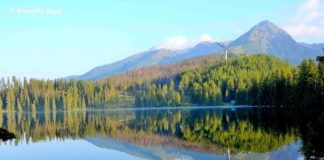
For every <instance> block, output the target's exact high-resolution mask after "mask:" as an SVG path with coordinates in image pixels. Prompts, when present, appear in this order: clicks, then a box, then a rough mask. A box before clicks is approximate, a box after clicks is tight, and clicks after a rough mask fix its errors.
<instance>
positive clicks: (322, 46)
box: [299, 42, 324, 53]
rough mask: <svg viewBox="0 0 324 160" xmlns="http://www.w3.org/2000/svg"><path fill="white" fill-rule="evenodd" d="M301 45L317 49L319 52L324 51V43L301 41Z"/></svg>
mask: <svg viewBox="0 0 324 160" xmlns="http://www.w3.org/2000/svg"><path fill="white" fill-rule="evenodd" d="M299 44H300V45H302V46H304V47H307V48H310V49H313V50H316V51H318V52H319V53H323V52H324V43H313V44H308V43H304V42H300V43H299Z"/></svg>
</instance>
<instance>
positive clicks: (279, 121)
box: [0, 107, 322, 160]
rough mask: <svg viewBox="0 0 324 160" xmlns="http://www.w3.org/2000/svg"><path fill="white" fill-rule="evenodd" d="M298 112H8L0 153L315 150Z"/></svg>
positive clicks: (227, 154) (284, 154)
mask: <svg viewBox="0 0 324 160" xmlns="http://www.w3.org/2000/svg"><path fill="white" fill-rule="evenodd" d="M295 117H296V116H292V111H290V110H287V109H278V108H255V107H231V108H229V107H190V108H177V109H175V108H159V109H156V108H154V109H117V110H93V111H75V112H57V113H51V112H49V113H43V112H42V113H37V114H28V113H24V114H23V113H11V114H3V116H0V126H2V127H1V128H4V129H6V130H8V131H10V132H12V133H14V134H15V135H16V139H13V140H8V141H5V142H0V153H1V159H17V160H22V159H32V160H37V159H41V160H43V159H46V160H52V159H53V160H54V159H55V160H56V159H60V160H65V159H66V160H71V159H79V160H83V159H91V160H96V159H98V160H99V159H276V160H277V159H304V157H305V156H307V157H312V156H313V155H312V154H314V155H315V154H319V155H320V154H321V153H320V152H321V149H322V148H321V147H322V145H321V144H313V143H312V140H313V139H315V140H318V139H316V138H318V137H314V138H313V139H312V140H310V141H309V142H308V140H307V138H303V137H304V134H307V132H306V133H304V131H301V130H302V126H300V122H298V119H296V118H295ZM308 126H309V125H308ZM319 135H321V133H319ZM309 136H310V135H308V137H309ZM305 144H307V146H306V145H305ZM309 144H311V146H309ZM312 145H313V146H312ZM316 145H317V146H316ZM318 145H319V146H318ZM314 151H315V152H316V153H314Z"/></svg>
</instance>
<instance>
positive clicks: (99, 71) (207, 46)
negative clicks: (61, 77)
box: [65, 42, 222, 80]
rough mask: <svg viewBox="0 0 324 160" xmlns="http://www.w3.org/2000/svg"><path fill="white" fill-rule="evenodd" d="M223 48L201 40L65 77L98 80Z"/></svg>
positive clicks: (140, 54) (157, 50)
mask: <svg viewBox="0 0 324 160" xmlns="http://www.w3.org/2000/svg"><path fill="white" fill-rule="evenodd" d="M221 50H222V48H221V47H220V46H218V45H217V44H216V43H212V42H201V43H199V44H197V45H196V46H194V47H193V48H190V49H186V50H180V51H173V50H168V49H153V50H148V51H145V52H141V53H138V54H135V55H133V56H130V57H128V58H126V59H123V60H121V61H118V62H115V63H111V64H107V65H103V66H99V67H96V68H94V69H92V70H90V71H89V72H87V73H85V74H83V75H80V76H70V77H67V78H65V79H68V80H69V79H75V80H97V79H100V78H106V77H110V76H113V75H117V74H121V73H124V72H126V71H128V70H131V69H135V68H142V67H147V66H152V65H157V64H169V63H174V62H178V61H182V60H186V59H190V58H193V57H197V56H203V55H209V54H212V53H215V52H217V51H221Z"/></svg>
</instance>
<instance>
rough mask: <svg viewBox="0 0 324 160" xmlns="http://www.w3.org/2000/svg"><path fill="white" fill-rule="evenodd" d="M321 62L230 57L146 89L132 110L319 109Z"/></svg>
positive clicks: (323, 93)
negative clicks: (197, 107) (188, 107)
mask: <svg viewBox="0 0 324 160" xmlns="http://www.w3.org/2000/svg"><path fill="white" fill-rule="evenodd" d="M323 66H324V62H323V61H319V60H318V62H315V61H314V60H311V59H310V60H306V59H305V60H303V61H302V62H301V64H300V65H299V66H297V67H296V66H293V65H290V64H289V63H287V62H285V61H283V60H280V59H278V58H276V57H273V56H268V55H251V56H240V57H232V58H230V59H228V60H226V61H216V62H215V63H213V64H212V65H206V66H205V67H199V68H197V69H193V70H188V71H184V72H182V73H181V74H179V75H177V76H176V77H175V78H174V79H172V80H171V81H170V82H168V83H154V82H152V83H146V84H144V86H143V87H142V88H143V91H140V92H138V94H137V96H136V106H180V105H200V106H201V105H209V106H211V105H227V104H236V105H253V106H256V105H259V106H287V107H288V106H312V107H315V106H323V97H324V75H323V73H324V68H323Z"/></svg>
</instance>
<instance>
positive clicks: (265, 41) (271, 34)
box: [65, 20, 324, 80]
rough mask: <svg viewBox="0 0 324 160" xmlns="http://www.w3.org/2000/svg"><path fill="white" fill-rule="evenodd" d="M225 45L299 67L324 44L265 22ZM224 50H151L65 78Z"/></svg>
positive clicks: (209, 46) (203, 46) (210, 46)
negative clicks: (300, 38) (303, 39)
mask: <svg viewBox="0 0 324 160" xmlns="http://www.w3.org/2000/svg"><path fill="white" fill-rule="evenodd" d="M219 43H222V44H224V45H226V46H227V47H228V48H229V49H230V50H231V51H232V52H234V53H237V54H240V53H245V54H259V53H263V54H270V55H274V56H276V57H279V58H281V59H284V60H287V61H289V62H290V63H293V64H297V63H299V62H300V61H301V60H302V59H304V58H314V57H315V56H316V55H317V54H319V53H321V52H322V51H321V49H320V48H321V47H324V43H319V44H307V43H303V42H299V43H298V42H296V41H295V40H294V39H293V37H292V36H291V35H289V34H288V33H287V32H286V31H284V30H283V29H281V28H279V27H277V26H276V25H275V24H273V23H272V22H270V21H268V20H265V21H262V22H260V23H258V24H257V25H255V26H253V27H252V28H251V29H250V30H249V31H248V32H246V33H244V34H243V35H241V36H240V37H238V38H237V39H236V40H234V41H228V42H219ZM221 51H223V48H221V47H220V46H219V45H218V44H217V42H208V41H205V42H200V43H198V44H197V45H195V46H194V47H192V48H187V49H184V50H176V51H175V50H170V49H163V48H162V49H156V48H154V47H153V48H151V49H149V50H147V51H144V52H140V53H137V54H134V55H132V56H129V57H127V58H125V59H123V60H120V61H117V62H114V63H110V64H106V65H101V66H98V67H95V68H93V69H92V70H90V71H88V72H86V73H85V74H83V75H79V76H70V77H66V78H65V79H67V80H70V79H75V80H98V79H101V78H108V77H111V76H115V75H118V74H122V73H125V72H127V71H130V70H133V69H136V68H142V67H149V66H153V65H159V64H170V63H175V62H179V61H183V60H187V59H190V58H195V57H200V56H205V55H210V54H214V53H216V52H218V53H219V52H221Z"/></svg>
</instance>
